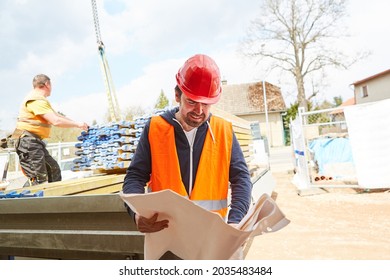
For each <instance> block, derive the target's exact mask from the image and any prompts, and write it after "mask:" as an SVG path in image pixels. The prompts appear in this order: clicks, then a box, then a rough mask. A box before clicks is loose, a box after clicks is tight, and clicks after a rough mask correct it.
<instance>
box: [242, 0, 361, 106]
mask: <svg viewBox="0 0 390 280" xmlns="http://www.w3.org/2000/svg"><path fill="white" fill-rule="evenodd" d="M263 3H264V4H263V5H262V12H263V13H262V14H261V15H260V16H259V17H258V18H257V19H255V20H254V21H253V22H252V24H251V26H250V28H249V30H248V34H247V35H246V37H245V39H244V41H243V42H242V45H241V51H242V52H243V53H244V54H245V55H246V56H249V57H252V58H256V59H257V60H266V61H267V62H269V65H270V66H269V70H272V69H275V68H279V69H280V70H282V71H285V72H287V73H288V74H290V75H292V77H293V78H294V81H295V84H296V87H297V102H298V104H299V106H302V107H304V108H305V109H306V110H307V109H308V100H310V98H311V97H313V96H314V95H316V94H317V92H318V89H317V86H318V84H319V82H316V83H312V84H311V86H312V96H310V97H308V98H307V97H306V92H305V91H306V88H305V81H307V80H309V79H310V78H311V79H313V80H316V75H317V76H318V75H321V78H322V75H324V73H325V70H326V69H327V68H328V67H329V66H332V67H336V68H340V69H347V68H348V67H349V66H351V65H352V64H353V63H354V62H356V61H357V60H358V59H360V58H361V57H363V56H365V55H364V54H362V55H358V54H356V55H354V56H355V57H352V56H347V55H345V54H343V52H342V51H340V50H339V49H338V48H337V42H340V41H341V38H345V37H346V35H345V34H346V32H345V31H344V29H343V28H342V20H343V18H345V16H346V8H345V3H346V0H264V1H263ZM359 56H360V57H359ZM319 80H321V79H318V78H317V81H319Z"/></svg>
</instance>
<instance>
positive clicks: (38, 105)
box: [27, 100, 54, 115]
mask: <svg viewBox="0 0 390 280" xmlns="http://www.w3.org/2000/svg"><path fill="white" fill-rule="evenodd" d="M27 110H29V111H30V112H32V113H33V114H34V115H44V114H47V113H51V112H54V110H53V108H52V107H51V105H50V103H49V102H48V101H46V100H31V101H29V102H27Z"/></svg>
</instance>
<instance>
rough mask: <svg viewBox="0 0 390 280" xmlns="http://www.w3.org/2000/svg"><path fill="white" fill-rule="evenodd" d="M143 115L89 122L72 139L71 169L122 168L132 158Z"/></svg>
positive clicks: (143, 123) (140, 130)
mask: <svg viewBox="0 0 390 280" xmlns="http://www.w3.org/2000/svg"><path fill="white" fill-rule="evenodd" d="M145 122H146V119H144V118H142V119H141V118H139V119H137V120H136V121H120V122H117V123H110V124H108V125H95V126H91V127H90V128H89V129H88V131H83V132H82V133H81V135H80V136H79V137H78V140H79V141H82V142H79V143H76V145H75V146H76V148H78V150H77V151H76V156H78V157H77V158H76V159H75V160H74V161H73V163H74V165H73V168H72V170H73V171H83V170H96V169H104V170H111V169H116V168H126V167H128V166H129V163H130V160H131V159H132V158H133V155H134V152H135V149H136V147H137V144H138V140H139V137H140V135H141V132H142V130H143V127H144V125H145Z"/></svg>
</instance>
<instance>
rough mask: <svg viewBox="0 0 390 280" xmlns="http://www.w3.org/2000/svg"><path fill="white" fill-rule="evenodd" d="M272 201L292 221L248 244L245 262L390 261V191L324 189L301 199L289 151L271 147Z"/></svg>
mask: <svg viewBox="0 0 390 280" xmlns="http://www.w3.org/2000/svg"><path fill="white" fill-rule="evenodd" d="M270 166H271V168H270V169H271V172H272V175H273V178H274V180H275V183H276V186H275V188H274V192H276V193H277V198H276V202H277V205H278V206H279V207H280V208H281V210H282V211H283V213H284V214H285V215H286V217H287V218H288V219H289V220H290V221H291V222H290V224H289V225H287V226H286V227H285V228H283V229H281V230H280V231H277V232H274V233H269V234H265V235H260V236H257V237H255V238H254V239H253V240H252V241H251V242H252V243H251V246H250V247H249V250H248V251H247V252H246V256H245V259H246V260H390V242H389V240H390V230H389V228H390V219H389V216H390V192H389V191H388V189H381V190H371V191H370V190H359V189H352V188H348V187H340V188H328V189H324V190H325V191H323V192H317V193H316V192H313V193H312V194H307V195H299V194H298V191H297V190H298V189H297V187H296V186H295V185H294V184H293V183H292V179H293V176H294V174H293V172H292V171H293V166H292V159H291V148H290V147H283V148H272V149H271V151H270Z"/></svg>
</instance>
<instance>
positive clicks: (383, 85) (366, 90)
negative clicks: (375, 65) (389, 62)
mask: <svg viewBox="0 0 390 280" xmlns="http://www.w3.org/2000/svg"><path fill="white" fill-rule="evenodd" d="M352 85H353V86H354V95H355V102H356V104H361V103H367V102H374V101H379V100H384V99H388V98H390V69H388V70H386V71H383V72H380V73H378V74H376V75H373V76H370V77H368V78H365V79H363V80H360V81H357V82H354V83H352Z"/></svg>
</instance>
